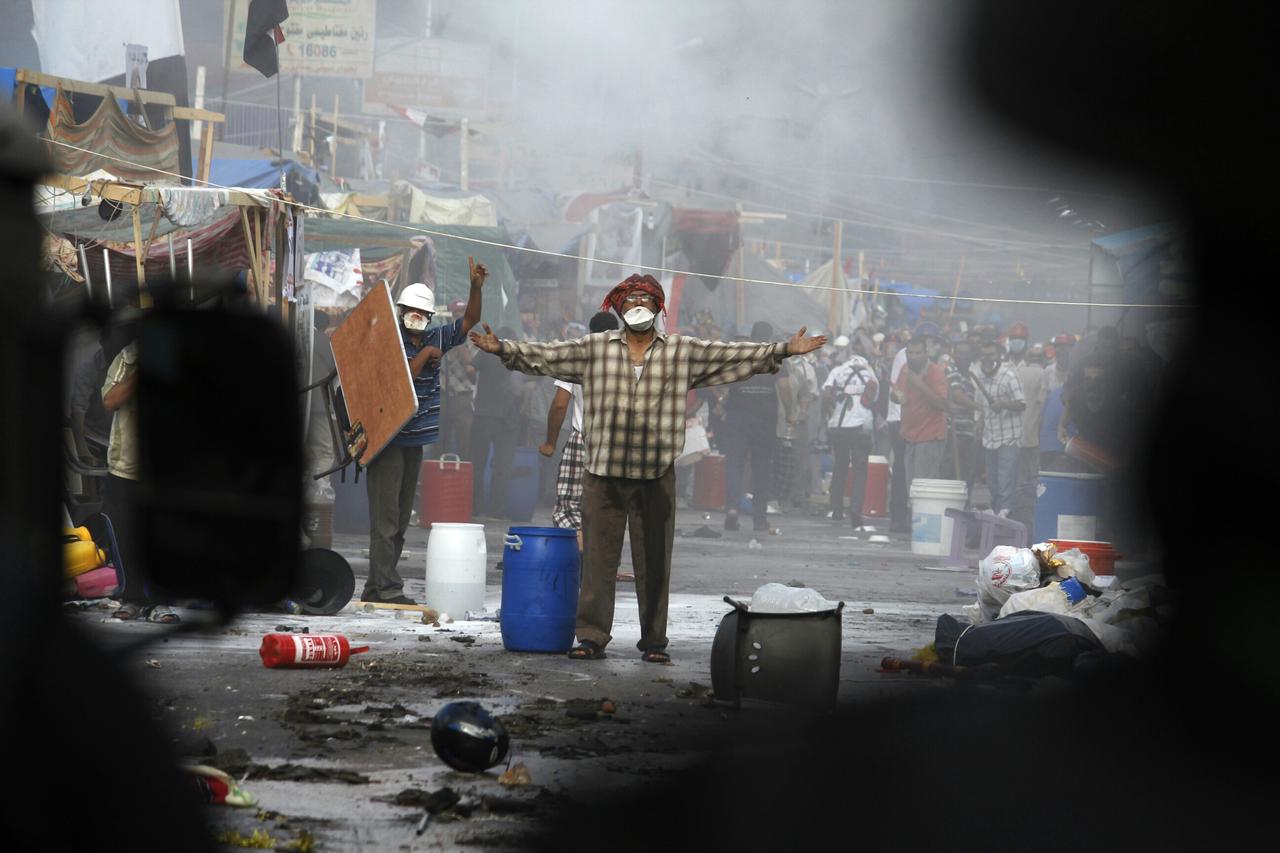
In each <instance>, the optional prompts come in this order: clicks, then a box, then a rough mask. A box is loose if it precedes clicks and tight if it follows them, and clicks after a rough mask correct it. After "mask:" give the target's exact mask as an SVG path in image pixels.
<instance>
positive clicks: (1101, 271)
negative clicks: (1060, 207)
mask: <svg viewBox="0 0 1280 853" xmlns="http://www.w3.org/2000/svg"><path fill="white" fill-rule="evenodd" d="M1190 299H1191V270H1190V264H1189V263H1188V261H1187V254H1186V248H1185V242H1184V240H1183V239H1182V233H1181V231H1180V229H1179V228H1177V227H1176V226H1174V225H1171V224H1169V223H1159V224H1156V225H1148V226H1145V227H1143V228H1132V229H1130V230H1128V231H1120V232H1117V233H1115V234H1108V235H1106V236H1105V237H1098V238H1095V239H1094V240H1093V242H1092V243H1091V244H1090V246H1089V302H1090V303H1095V302H1100V303H1125V304H1129V305H1170V304H1172V305H1178V304H1181V305H1186V304H1188V303H1189V302H1190ZM1167 315H1168V311H1166V310H1164V309H1151V308H1146V309H1118V308H1110V309H1107V308H1092V307H1091V308H1090V309H1089V314H1088V325H1090V326H1098V325H1104V324H1111V323H1115V322H1118V321H1120V320H1121V319H1122V318H1123V320H1124V325H1125V332H1126V333H1127V334H1134V335H1137V334H1139V332H1140V330H1141V328H1142V327H1145V326H1146V325H1147V324H1149V323H1153V322H1159V321H1161V320H1163V319H1166V318H1167Z"/></svg>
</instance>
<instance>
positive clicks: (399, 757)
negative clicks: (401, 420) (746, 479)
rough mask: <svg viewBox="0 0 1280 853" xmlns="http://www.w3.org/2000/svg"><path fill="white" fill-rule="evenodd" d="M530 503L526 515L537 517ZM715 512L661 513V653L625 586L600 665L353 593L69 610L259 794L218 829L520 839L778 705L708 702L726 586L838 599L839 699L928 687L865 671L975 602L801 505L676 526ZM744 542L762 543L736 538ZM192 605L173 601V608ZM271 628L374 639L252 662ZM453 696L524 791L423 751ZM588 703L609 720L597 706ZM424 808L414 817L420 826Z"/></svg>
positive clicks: (181, 743)
mask: <svg viewBox="0 0 1280 853" xmlns="http://www.w3.org/2000/svg"><path fill="white" fill-rule="evenodd" d="M543 516H545V512H544V511H540V513H539V516H538V517H536V518H535V520H534V522H532V523H533V524H545V523H547V522H546V519H545V518H544V517H543ZM721 518H722V516H721V515H720V514H714V517H713V518H711V519H709V520H708V519H707V518H705V514H704V513H702V512H701V511H696V510H680V512H679V515H678V519H677V527H678V530H679V531H680V532H681V533H682V534H685V535H682V536H680V537H679V538H677V540H676V546H675V557H674V561H673V562H674V566H673V577H672V596H671V603H670V629H669V635H670V637H671V645H670V648H669V651H670V653H671V655H672V659H673V660H672V664H671V665H667V666H662V665H655V664H648V663H644V662H642V661H641V660H640V657H639V653H638V652H637V651H636V650H635V645H634V644H635V641H636V640H637V639H638V637H639V629H638V625H637V623H636V605H635V596H634V592H633V591H631V590H630V589H629V587H628V585H627V584H625V583H623V584H621V585H620V589H619V595H618V603H617V622H616V625H615V629H614V636H615V639H614V641H613V643H612V644H611V645H610V646H609V657H608V658H607V659H606V660H602V661H592V662H580V661H571V660H568V659H567V658H566V657H564V656H562V655H536V654H522V653H513V652H508V651H505V650H504V648H503V646H502V640H501V635H500V627H499V625H498V624H497V623H495V622H483V621H470V622H468V621H460V620H458V621H454V622H453V623H451V624H443V625H441V626H440V627H434V626H432V625H426V624H422V623H421V622H420V621H419V620H418V619H417V617H416V614H399V616H397V614H395V613H393V612H386V611H378V612H375V613H365V612H360V611H357V610H356V609H355V608H354V607H353V606H349V607H348V608H347V610H345V611H344V612H342V613H340V614H338V615H337V616H334V617H302V616H291V615H287V614H282V613H266V614H250V615H245V616H243V617H242V618H241V619H239V620H238V621H237V622H236V623H235V624H234V625H233V626H232V627H230V628H228V629H220V630H218V631H217V632H215V633H211V634H204V633H190V634H184V635H182V636H175V637H172V638H169V639H161V636H162V635H163V633H164V631H165V628H164V627H162V626H158V625H153V624H147V623H129V622H121V621H120V620H115V619H111V618H110V617H109V616H108V615H107V614H106V612H105V611H103V610H95V609H91V610H84V611H78V612H74V613H71V614H70V618H73V619H76V620H79V621H81V622H82V623H84V624H86V625H88V626H90V627H92V628H93V629H94V630H95V631H97V632H98V633H100V634H101V636H102V637H103V640H104V642H107V643H115V642H120V641H124V640H125V639H133V638H136V637H138V636H139V635H141V634H142V633H152V634H155V635H156V636H157V642H155V643H153V644H151V645H150V646H148V647H146V648H144V649H143V650H141V651H140V652H138V653H137V654H136V655H134V656H133V660H132V663H131V666H136V667H137V671H138V673H139V676H140V678H141V679H142V680H143V682H144V683H145V684H146V685H147V688H148V690H149V691H150V695H151V700H152V704H151V707H152V708H153V709H154V711H153V713H154V717H155V719H156V721H157V723H158V724H161V725H163V726H165V727H167V729H168V732H169V737H170V738H171V739H172V741H173V743H174V746H175V749H177V750H179V751H180V752H183V753H187V754H189V755H191V756H192V760H196V759H197V758H198V760H200V761H203V762H204V763H210V764H215V765H219V766H222V767H224V768H225V769H227V770H228V771H229V772H231V773H232V774H233V775H234V776H236V778H237V779H243V780H244V781H243V786H244V787H245V788H246V789H247V790H248V791H250V792H251V793H252V794H253V795H254V797H256V799H257V801H258V807H257V808H248V809H231V808H225V807H219V808H216V809H215V810H214V812H213V816H214V820H215V823H216V825H217V826H218V827H219V829H220V831H222V832H224V833H227V834H226V835H224V836H223V838H224V840H226V841H228V842H234V841H236V840H240V841H244V840H245V839H249V838H252V837H253V833H254V832H255V831H257V832H258V833H259V835H258V839H259V840H262V839H263V838H264V835H263V834H265V835H266V836H270V839H271V841H272V842H274V843H275V844H276V845H285V844H288V843H290V842H294V843H295V844H298V843H301V845H302V846H305V844H306V843H307V841H308V840H310V841H313V842H314V844H315V846H316V849H328V850H348V849H370V850H373V849H379V850H387V849H391V850H394V849H448V848H458V847H465V848H467V849H477V850H500V849H519V848H521V847H526V848H527V847H529V846H532V845H533V844H534V843H535V842H536V833H537V830H538V828H539V827H540V826H541V825H542V824H543V822H544V821H545V820H546V819H547V818H548V817H549V816H551V815H553V814H555V813H556V812H557V810H560V809H566V808H573V807H575V806H576V805H581V804H584V803H590V802H593V801H598V800H599V799H601V798H609V797H611V796H614V795H616V794H618V793H619V792H624V791H628V790H633V789H635V788H637V787H638V786H644V785H646V784H649V783H651V782H652V780H653V779H654V777H655V776H660V775H661V774H663V773H666V772H668V771H670V770H673V769H677V768H680V767H684V766H687V765H689V764H690V763H691V762H694V761H696V760H697V759H698V758H699V757H701V756H702V755H704V754H705V753H706V752H707V751H708V750H709V749H711V748H713V747H714V746H716V745H718V744H723V743H731V742H733V739H734V738H738V737H748V736H749V732H750V731H751V730H752V725H753V723H755V722H758V721H759V720H760V719H761V718H763V717H766V716H768V715H770V714H773V713H777V712H778V711H779V710H780V709H778V708H777V707H776V706H772V705H766V704H765V703H759V702H750V701H748V702H744V703H743V704H742V706H741V707H734V706H733V705H732V704H728V703H723V702H716V701H714V700H713V699H712V698H711V697H710V695H709V694H710V687H711V674H710V658H711V644H712V640H713V638H714V636H715V631H716V628H717V626H718V624H719V622H720V619H721V618H722V617H723V616H724V615H725V614H726V613H727V612H729V607H728V605H726V604H725V603H724V601H723V596H724V595H726V594H728V595H732V596H734V597H735V598H740V599H742V600H747V599H749V598H750V595H751V593H752V592H753V591H754V590H755V589H756V587H758V586H759V585H761V584H763V583H766V582H769V581H777V582H782V583H787V582H791V581H796V582H802V583H804V584H806V585H807V586H810V587H812V588H814V589H817V590H818V591H820V592H821V593H822V594H823V595H824V596H826V597H827V598H829V599H834V600H841V601H844V602H845V608H844V612H843V619H842V657H841V669H840V682H839V702H840V703H841V704H842V705H847V704H850V703H859V702H868V701H873V700H876V699H877V698H880V697H886V696H893V695H897V694H900V693H902V692H903V691H912V690H937V689H946V687H945V685H943V684H942V683H940V682H932V681H927V680H923V679H918V678H915V677H913V676H908V675H886V674H881V673H878V672H876V667H877V665H878V663H879V661H880V659H881V658H882V657H884V656H885V655H889V654H893V655H903V656H905V655H907V654H909V653H910V652H911V650H912V649H914V648H918V647H920V646H922V645H925V644H927V643H929V642H931V641H932V639H933V628H934V621H935V620H936V618H937V616H938V615H939V614H941V613H953V614H957V615H958V614H959V609H960V607H961V605H963V604H965V603H968V602H969V601H971V600H972V599H971V598H970V597H969V596H968V595H967V591H968V590H969V589H972V581H971V577H972V573H957V572H948V571H938V570H931V569H930V568H929V567H930V566H931V565H936V564H937V561H936V560H930V559H928V558H921V557H917V556H915V555H912V554H911V553H910V551H909V548H908V546H907V544H906V543H904V542H902V541H901V540H900V539H898V540H895V541H894V542H893V543H892V544H890V545H873V544H869V543H868V542H867V541H866V536H865V535H863V536H861V537H860V538H858V539H854V538H852V536H851V532H850V530H849V528H848V527H847V526H834V525H832V523H831V522H829V521H827V520H825V519H822V518H818V517H810V516H798V515H783V516H772V517H771V521H772V523H774V524H775V525H777V526H778V527H779V528H780V529H781V535H779V536H759V535H758V534H754V533H752V532H750V531H742V532H738V533H726V534H724V536H723V537H722V538H720V539H712V538H696V537H692V536H690V535H688V534H691V533H692V532H693V531H694V530H696V529H697V528H699V527H701V526H703V525H707V526H708V527H710V528H711V529H712V530H714V531H717V532H721V531H722V524H721ZM746 526H748V527H749V526H750V524H749V522H748V523H747V524H746ZM886 527H887V525H886ZM504 531H505V526H504V525H500V524H499V523H497V522H491V523H488V524H487V525H486V533H487V540H488V549H489V559H488V565H489V566H490V570H489V573H488V578H487V581H488V587H487V600H486V607H487V609H489V610H491V611H492V610H494V609H496V608H497V607H500V606H501V583H502V576H501V573H500V572H499V571H497V570H495V568H494V566H495V565H496V563H497V561H498V559H499V557H500V555H501V537H502V534H503V532H504ZM882 532H887V530H885V531H882ZM753 538H755V539H757V540H758V541H759V542H760V544H761V545H762V546H763V547H762V548H760V549H753V548H751V547H750V546H749V542H750V541H751V540H752V539H753ZM426 540H427V531H426V530H423V529H420V528H416V527H415V528H411V529H410V533H409V541H408V543H407V545H406V547H407V549H408V551H407V553H406V556H405V558H404V559H403V560H402V563H401V574H402V576H404V577H405V578H406V581H407V592H408V594H410V595H411V596H415V597H416V598H418V599H419V600H421V599H422V598H423V595H422V593H423V585H424V566H425V553H426ZM367 547H368V543H367V540H366V539H365V538H364V537H361V536H358V535H338V536H337V537H336V541H335V549H336V550H338V551H339V552H341V553H343V554H344V556H346V557H348V559H349V560H350V562H351V564H352V566H353V568H354V569H355V571H356V573H357V575H363V574H364V572H365V571H366V567H367V560H365V559H364V558H363V556H362V553H363V552H364V549H365V548H367ZM627 562H628V560H627V559H626V558H625V557H624V566H623V569H624V570H626V569H628V568H629V566H627V565H626V563H627ZM360 585H361V582H360V581H357V587H356V588H357V590H359V589H360ZM961 590H963V592H962V591H961ZM199 615H200V614H198V613H196V612H194V611H191V612H184V616H185V618H186V619H187V620H188V621H191V620H193V619H197V618H199ZM278 626H287V627H289V628H292V629H294V630H301V629H302V628H304V627H305V628H307V629H308V630H309V631H310V632H311V633H341V634H345V635H346V636H347V637H349V638H350V639H351V641H352V644H353V645H356V644H365V643H367V644H369V645H371V646H372V647H373V650H372V652H370V653H369V654H367V655H362V656H358V657H355V658H353V659H352V662H351V663H350V664H349V665H348V666H347V667H346V668H345V669H339V670H279V669H276V670H269V669H266V668H264V667H263V666H262V664H261V661H260V660H259V657H258V654H257V649H258V646H259V643H260V639H261V636H262V635H263V634H264V633H266V632H269V631H273V630H275V629H276V628H277V627H278ZM455 699H475V700H477V701H479V702H481V703H483V704H484V705H485V707H487V708H488V709H489V710H490V711H491V712H492V713H494V714H496V715H498V716H499V717H500V719H501V720H502V721H503V723H504V724H505V726H506V727H507V729H508V731H509V732H510V734H511V739H512V749H511V762H512V763H513V764H523V765H524V766H525V768H526V769H527V771H528V778H529V780H530V783H529V784H524V785H514V786H511V785H503V784H500V783H499V776H500V774H501V773H502V771H503V770H505V769H506V766H505V765H503V766H500V767H498V768H495V769H493V770H491V771H489V772H487V773H484V774H463V773H459V772H456V771H453V770H451V769H449V768H448V767H447V766H445V765H444V764H443V763H442V762H441V761H440V760H439V759H438V758H437V757H436V756H435V754H434V752H433V751H432V748H431V745H430V720H431V718H432V716H433V715H434V714H435V712H436V711H437V710H438V709H439V708H440V707H441V706H442V705H444V704H445V703H447V702H449V701H452V700H455ZM605 700H609V701H610V702H611V703H613V706H614V712H613V713H603V712H602V711H601V708H602V706H603V703H604V701H605ZM427 812H433V816H432V818H431V819H430V820H429V822H428V824H427V825H426V827H425V828H424V829H423V831H422V832H421V834H418V832H417V829H418V828H419V826H420V824H421V820H422V818H423V816H424V814H426V813H427ZM264 843H265V842H264Z"/></svg>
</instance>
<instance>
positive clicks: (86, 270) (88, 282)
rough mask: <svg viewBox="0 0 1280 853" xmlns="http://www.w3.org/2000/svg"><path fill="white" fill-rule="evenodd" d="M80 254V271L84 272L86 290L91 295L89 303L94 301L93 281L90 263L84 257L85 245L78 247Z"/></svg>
mask: <svg viewBox="0 0 1280 853" xmlns="http://www.w3.org/2000/svg"><path fill="white" fill-rule="evenodd" d="M76 249H78V250H79V252H80V269H82V270H84V290H85V293H87V294H88V295H89V301H90V302H92V301H93V281H92V280H91V279H90V277H89V261H88V260H87V259H86V258H85V256H84V243H81V244H80V245H79V246H76Z"/></svg>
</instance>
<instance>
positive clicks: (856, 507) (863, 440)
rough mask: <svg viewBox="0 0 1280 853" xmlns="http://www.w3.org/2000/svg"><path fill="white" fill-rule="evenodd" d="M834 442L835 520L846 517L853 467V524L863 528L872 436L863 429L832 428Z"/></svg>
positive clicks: (832, 490) (833, 487) (850, 499)
mask: <svg viewBox="0 0 1280 853" xmlns="http://www.w3.org/2000/svg"><path fill="white" fill-rule="evenodd" d="M827 438H828V439H829V440H830V441H831V517H832V518H840V517H842V516H843V515H844V482H845V479H846V477H847V474H848V471H849V466H850V465H852V466H853V488H852V489H851V490H850V492H849V521H850V523H851V524H852V525H853V526H854V527H858V526H859V525H861V524H862V504H863V502H864V501H865V499H866V496H867V457H868V456H870V455H871V433H870V432H868V431H865V430H863V429H862V428H861V427H828V428H827Z"/></svg>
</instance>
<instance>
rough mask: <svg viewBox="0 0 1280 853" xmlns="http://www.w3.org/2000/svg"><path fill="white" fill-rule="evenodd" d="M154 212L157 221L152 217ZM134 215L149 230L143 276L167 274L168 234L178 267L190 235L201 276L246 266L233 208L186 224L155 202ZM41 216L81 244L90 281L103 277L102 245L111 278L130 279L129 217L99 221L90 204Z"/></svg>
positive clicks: (52, 228)
mask: <svg viewBox="0 0 1280 853" xmlns="http://www.w3.org/2000/svg"><path fill="white" fill-rule="evenodd" d="M157 216H159V220H160V221H159V222H156V221H155V220H156V217H157ZM139 217H140V219H141V224H142V231H143V234H144V236H145V237H151V235H152V234H154V237H151V241H150V245H149V247H148V249H147V253H146V261H145V267H146V276H147V279H148V280H153V279H159V278H167V277H168V275H169V240H170V238H172V240H173V247H174V255H175V256H176V257H177V259H178V260H176V261H175V266H176V267H177V268H178V269H180V270H182V271H183V272H185V271H186V263H187V261H186V257H187V240H191V246H192V253H193V255H194V264H193V266H194V267H195V269H196V270H198V271H199V272H200V273H201V274H202V275H211V274H217V273H235V272H239V271H240V270H243V269H246V268H248V267H249V266H250V259H249V250H248V248H247V246H246V243H245V237H244V232H243V229H242V227H241V222H240V214H239V211H238V210H237V209H236V208H234V207H224V208H219V209H218V210H217V211H216V212H215V213H214V214H213V215H212V216H211V217H210V218H209V219H208V220H206V221H204V222H201V223H200V224H197V225H195V226H189V227H181V226H178V225H175V224H173V222H171V221H170V220H169V219H168V218H167V217H166V216H164V215H163V214H158V213H157V211H156V206H155V205H143V206H142V208H141V210H140V211H139ZM40 219H41V222H42V224H43V225H44V227H45V229H46V230H47V231H49V232H51V233H53V234H56V235H58V236H61V237H64V238H65V239H67V240H70V241H71V242H72V243H77V244H84V246H85V258H86V260H87V261H88V263H89V272H90V276H91V279H92V281H94V282H95V283H96V282H102V281H104V277H103V273H102V251H101V250H102V249H106V250H107V253H108V258H109V262H110V265H111V276H112V278H113V279H115V280H117V281H133V280H135V276H136V266H135V260H134V258H135V255H136V250H135V248H134V247H135V243H134V232H133V221H132V219H131V218H130V217H129V216H120V217H118V218H116V219H113V220H111V221H109V222H108V221H104V220H103V219H102V217H101V216H99V215H98V207H97V205H94V206H92V207H82V208H74V209H70V210H59V211H56V212H54V213H52V214H48V215H45V216H42V217H40Z"/></svg>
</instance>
